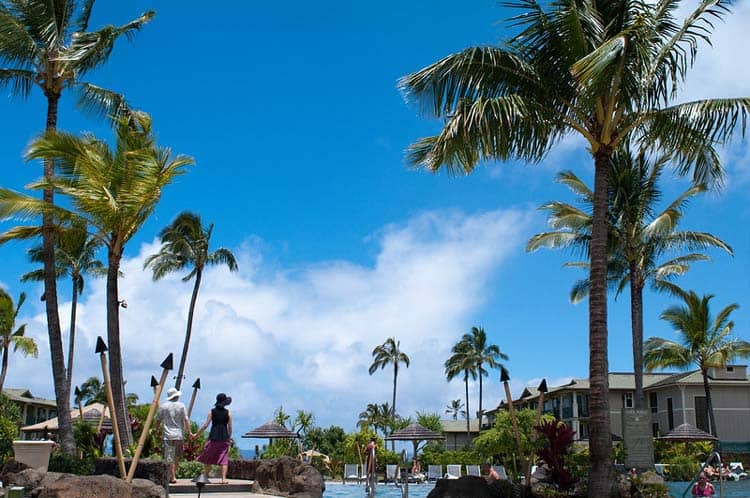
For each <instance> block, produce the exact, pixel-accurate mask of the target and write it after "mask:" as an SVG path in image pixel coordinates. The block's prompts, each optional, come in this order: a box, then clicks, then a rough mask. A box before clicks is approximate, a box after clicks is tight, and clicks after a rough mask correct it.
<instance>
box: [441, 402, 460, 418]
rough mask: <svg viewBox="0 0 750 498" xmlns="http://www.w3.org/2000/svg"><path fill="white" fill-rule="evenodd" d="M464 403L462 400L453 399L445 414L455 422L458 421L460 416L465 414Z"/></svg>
mask: <svg viewBox="0 0 750 498" xmlns="http://www.w3.org/2000/svg"><path fill="white" fill-rule="evenodd" d="M463 407H464V403H463V401H461V400H460V399H452V400H451V402H450V403H449V404H448V405H447V406H446V407H445V413H447V414H448V415H450V416H451V417H453V420H458V415H459V414H460V413H463V412H464V410H463Z"/></svg>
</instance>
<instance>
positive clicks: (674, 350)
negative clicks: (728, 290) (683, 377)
mask: <svg viewBox="0 0 750 498" xmlns="http://www.w3.org/2000/svg"><path fill="white" fill-rule="evenodd" d="M679 295H680V297H681V298H682V300H683V304H682V305H675V306H671V307H669V308H667V309H666V310H664V312H663V313H662V314H661V319H662V320H665V321H667V322H668V323H669V324H670V325H671V326H672V328H673V329H674V330H675V331H676V332H677V336H678V340H677V341H671V340H669V339H662V338H661V337H649V339H648V340H647V341H646V344H645V346H644V351H645V352H644V355H643V361H644V363H645V365H646V369H648V370H649V371H651V370H653V369H655V368H680V369H687V368H690V366H691V365H695V366H697V367H698V369H699V370H700V371H701V376H702V377H703V389H704V390H705V393H706V410H707V412H708V420H709V424H710V425H711V434H713V435H714V436H716V437H717V438H718V437H719V435H718V433H717V432H716V419H715V418H714V411H713V410H714V409H713V404H712V402H711V387H710V385H709V383H708V369H709V368H721V367H724V366H726V365H727V363H729V362H731V361H732V360H734V359H736V358H749V357H750V342H746V341H743V340H740V339H737V338H733V337H731V336H730V334H731V333H732V329H733V328H734V322H733V321H730V320H729V316H730V315H731V314H732V312H733V311H734V310H736V309H737V308H738V307H739V305H737V304H730V305H729V306H727V307H725V308H724V309H722V310H721V311H720V312H719V314H718V315H716V317H715V318H714V317H713V316H712V315H711V310H710V308H709V302H710V301H711V299H713V297H714V296H713V295H712V294H707V295H704V296H698V295H697V294H696V293H695V292H694V291H689V292H681V293H680V294H679Z"/></svg>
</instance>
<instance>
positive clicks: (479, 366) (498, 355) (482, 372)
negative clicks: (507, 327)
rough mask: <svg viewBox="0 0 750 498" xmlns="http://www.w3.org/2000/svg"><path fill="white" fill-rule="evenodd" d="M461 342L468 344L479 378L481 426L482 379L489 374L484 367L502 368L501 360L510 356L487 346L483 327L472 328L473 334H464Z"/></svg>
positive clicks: (494, 345)
mask: <svg viewBox="0 0 750 498" xmlns="http://www.w3.org/2000/svg"><path fill="white" fill-rule="evenodd" d="M461 341H462V342H465V343H466V345H467V347H468V351H467V355H468V356H469V357H470V359H471V360H473V362H474V365H475V369H476V373H477V376H478V377H479V411H478V412H477V418H479V423H480V425H481V423H482V414H483V413H484V412H483V411H482V377H486V376H487V374H488V373H489V372H488V371H487V370H486V369H485V368H484V366H485V365H487V366H488V367H489V368H500V366H501V364H500V362H499V360H501V359H502V360H507V359H508V355H506V354H505V353H503V352H502V351H500V348H499V347H498V346H497V345H496V344H487V333H486V332H485V331H484V328H482V327H472V328H471V333H469V334H464V335H463V337H462V338H461Z"/></svg>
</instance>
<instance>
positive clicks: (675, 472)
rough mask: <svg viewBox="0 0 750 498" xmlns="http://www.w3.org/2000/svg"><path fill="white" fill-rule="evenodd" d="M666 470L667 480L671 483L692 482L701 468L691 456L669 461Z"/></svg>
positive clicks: (677, 457) (678, 457)
mask: <svg viewBox="0 0 750 498" xmlns="http://www.w3.org/2000/svg"><path fill="white" fill-rule="evenodd" d="M667 463H669V467H667V469H666V473H667V478H668V479H669V480H670V481H691V480H693V477H695V474H697V473H698V469H699V468H700V466H699V465H698V463H697V462H696V461H695V460H693V459H692V458H691V457H689V456H684V455H683V456H676V457H674V458H672V459H671V460H669V461H668V462H667Z"/></svg>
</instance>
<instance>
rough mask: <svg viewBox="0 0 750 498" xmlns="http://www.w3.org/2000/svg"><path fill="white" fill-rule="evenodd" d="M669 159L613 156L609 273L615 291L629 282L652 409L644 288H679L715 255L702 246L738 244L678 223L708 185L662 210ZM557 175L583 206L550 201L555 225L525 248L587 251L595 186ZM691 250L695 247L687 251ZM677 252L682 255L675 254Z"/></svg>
mask: <svg viewBox="0 0 750 498" xmlns="http://www.w3.org/2000/svg"><path fill="white" fill-rule="evenodd" d="M667 160H668V157H667V156H663V157H661V158H658V159H657V160H655V161H654V162H653V163H650V162H649V161H648V160H647V159H646V158H645V156H644V155H642V154H641V155H638V156H634V155H633V154H631V153H630V152H629V151H627V150H619V151H617V152H616V153H615V154H614V155H613V156H612V159H611V162H610V172H609V177H610V184H609V206H608V211H607V220H608V229H609V246H610V249H609V263H608V270H607V271H608V279H609V282H610V285H611V286H612V287H614V288H615V290H616V295H619V294H620V293H621V292H622V291H623V290H624V289H625V287H627V286H629V287H630V307H631V332H632V342H633V372H634V377H635V396H634V406H635V408H638V409H641V408H645V407H646V401H645V396H644V394H643V288H644V287H645V285H646V284H647V283H651V286H652V288H653V289H654V290H656V291H664V290H667V291H670V290H672V289H673V288H674V287H673V284H672V283H671V282H672V280H673V279H674V278H675V277H676V276H679V275H682V274H684V273H686V272H687V271H688V270H689V269H690V264H691V263H693V262H695V261H706V260H708V259H710V258H709V257H708V256H706V255H705V254H703V253H701V252H695V251H701V250H704V249H708V248H719V249H723V250H724V251H726V252H728V253H729V254H732V249H731V247H729V245H728V244H726V243H725V242H724V241H723V240H721V239H720V238H718V237H716V236H715V235H712V234H710V233H706V232H694V231H686V230H679V229H678V225H679V223H680V221H682V217H683V211H684V209H685V207H686V205H687V203H688V201H689V200H690V199H691V198H692V197H694V196H696V195H698V194H701V193H703V192H705V191H706V187H705V185H693V186H691V187H690V188H688V189H687V190H685V191H684V192H682V194H680V195H679V196H677V198H676V199H675V200H673V201H672V202H671V203H670V204H669V205H667V206H666V207H665V208H664V209H663V210H661V211H659V210H658V209H657V203H658V202H659V201H660V200H661V198H662V192H661V190H660V189H659V185H658V182H659V178H660V176H661V173H662V171H663V170H664V166H665V165H666V163H667ZM558 181H559V182H560V183H563V184H565V185H567V186H568V187H569V188H570V189H571V190H572V191H573V192H574V193H575V194H577V195H578V197H579V199H580V200H581V201H582V203H583V209H579V208H577V207H575V206H572V205H570V204H567V203H564V202H550V203H547V204H545V205H543V206H542V207H541V209H544V210H546V211H548V212H549V213H550V215H549V224H550V225H551V226H552V227H553V228H554V230H553V231H550V232H545V233H540V234H537V235H535V236H534V237H532V238H531V240H529V242H528V245H527V246H526V248H527V250H529V251H534V250H536V249H539V248H540V247H549V248H553V249H559V248H568V249H573V250H576V251H579V252H580V253H582V254H588V253H589V249H590V248H589V245H590V242H591V224H592V217H591V214H590V213H591V210H592V209H591V204H592V202H593V192H592V191H591V189H589V188H588V186H586V184H585V183H584V182H583V181H582V180H581V179H579V178H578V177H577V176H576V175H575V174H574V173H572V172H569V171H566V172H563V173H561V174H559V175H558ZM684 251H691V252H688V253H687V254H680V253H681V252H684ZM675 253H677V254H680V255H678V256H676V257H675V256H674V254H675ZM665 254H669V255H670V259H667V260H666V261H660V259H661V258H662V257H663V256H664V255H665ZM568 266H576V267H584V268H587V267H588V263H586V262H581V263H569V264H568ZM589 288H590V282H589V279H588V278H585V279H582V280H579V281H578V282H576V283H575V284H574V286H573V290H572V291H571V301H572V302H579V301H580V300H582V299H583V298H585V297H587V296H588V292H589Z"/></svg>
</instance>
